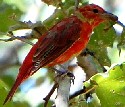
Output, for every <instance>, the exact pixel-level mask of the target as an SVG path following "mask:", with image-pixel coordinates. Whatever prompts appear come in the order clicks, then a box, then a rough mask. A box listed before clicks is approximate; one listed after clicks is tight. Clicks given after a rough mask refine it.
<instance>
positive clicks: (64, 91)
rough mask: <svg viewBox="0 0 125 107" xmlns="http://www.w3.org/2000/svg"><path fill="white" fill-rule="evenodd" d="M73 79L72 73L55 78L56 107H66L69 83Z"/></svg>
mask: <svg viewBox="0 0 125 107" xmlns="http://www.w3.org/2000/svg"><path fill="white" fill-rule="evenodd" d="M73 79H74V75H73V74H72V73H69V72H68V73H65V74H63V75H61V76H58V77H57V82H58V88H57V97H56V99H55V105H56V107H68V106H69V104H68V102H69V95H70V86H71V81H72V80H73Z"/></svg>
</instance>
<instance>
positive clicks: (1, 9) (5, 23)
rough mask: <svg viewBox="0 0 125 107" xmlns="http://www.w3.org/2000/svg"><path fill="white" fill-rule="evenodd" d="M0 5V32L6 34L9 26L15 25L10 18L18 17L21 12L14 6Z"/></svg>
mask: <svg viewBox="0 0 125 107" xmlns="http://www.w3.org/2000/svg"><path fill="white" fill-rule="evenodd" d="M0 5H1V6H0V19H1V20H0V32H6V31H7V30H8V29H9V26H11V25H13V24H14V23H17V22H16V21H15V20H14V19H12V17H19V16H20V15H21V12H20V10H19V9H17V8H15V7H14V6H10V5H7V4H5V3H1V4H0Z"/></svg>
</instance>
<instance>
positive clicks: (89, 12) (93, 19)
mask: <svg viewBox="0 0 125 107" xmlns="http://www.w3.org/2000/svg"><path fill="white" fill-rule="evenodd" d="M78 12H79V13H80V14H82V15H83V18H84V20H87V21H88V22H89V23H90V24H91V25H93V26H97V25H98V24H100V23H101V22H103V21H106V20H111V21H114V22H117V20H118V17H117V16H115V15H113V14H112V13H109V12H107V11H105V10H104V9H103V8H101V7H100V6H98V5H95V4H89V5H85V6H81V7H80V8H78Z"/></svg>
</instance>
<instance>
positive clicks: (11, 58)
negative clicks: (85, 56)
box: [0, 0, 125, 107]
mask: <svg viewBox="0 0 125 107" xmlns="http://www.w3.org/2000/svg"><path fill="white" fill-rule="evenodd" d="M45 1H47V0H45ZM48 1H49V0H48ZM52 1H53V0H52ZM57 1H58V0H57ZM62 1H63V2H65V1H66V2H67V0H62ZM69 1H72V2H73V1H74V0H69ZM82 2H88V3H95V4H97V5H99V6H101V7H103V8H104V9H106V10H107V11H109V12H111V13H113V14H115V15H117V16H118V17H119V20H120V21H121V22H122V23H123V24H125V0H120V1H119V0H89V1H87V0H82ZM67 5H68V3H67ZM55 9H56V7H55V6H54V5H47V4H46V3H44V2H42V1H41V0H0V85H1V86H0V96H1V95H2V96H1V97H0V104H1V103H2V101H3V99H4V98H5V96H6V94H7V92H8V91H9V90H10V88H11V87H12V84H13V83H14V81H15V78H16V76H17V74H18V69H19V67H20V66H21V64H22V62H23V60H24V59H25V56H26V55H27V53H28V52H29V50H30V48H31V47H32V46H31V45H30V44H27V43H25V42H22V41H20V40H17V39H16V40H13V41H11V40H9V38H10V37H9V36H6V34H7V32H8V31H9V30H10V29H12V28H11V26H13V25H16V24H17V21H18V20H20V21H25V22H28V21H31V22H32V23H36V22H37V21H44V20H46V19H47V18H48V17H49V16H50V15H52V14H53V13H54V11H55ZM53 23H54V22H53ZM52 25H53V24H52ZM52 25H51V24H50V25H49V24H47V27H48V28H49V27H50V26H52ZM114 28H115V29H116V32H117V34H118V35H120V33H121V32H122V30H123V28H122V27H121V26H119V25H115V26H114ZM30 32H31V29H21V30H16V31H14V35H15V36H25V35H27V34H28V33H30ZM29 41H30V42H33V43H35V42H36V41H37V39H30V40H29ZM116 45H117V43H114V45H113V47H108V48H107V50H108V56H109V59H110V61H111V64H115V63H120V62H124V60H125V57H124V55H125V54H124V52H125V50H122V53H123V54H121V57H119V50H118V49H117V48H116ZM114 57H115V58H114ZM75 62H76V59H74V60H73V62H72V61H70V64H74V63H75ZM107 67H108V66H107ZM47 71H48V69H47V68H41V69H40V70H39V71H38V72H36V73H35V74H34V75H33V76H32V77H30V78H29V79H27V80H26V81H25V82H24V83H22V84H21V85H20V87H19V89H18V90H17V93H16V94H15V96H14V98H13V101H14V102H15V103H14V104H13V103H12V102H10V104H8V105H6V106H7V107H11V106H12V107H14V106H15V107H16V106H19V107H40V106H41V107H42V103H43V98H44V97H45V96H46V95H47V94H48V92H49V91H50V89H51V87H52V86H53V78H54V73H52V72H47ZM76 71H77V72H76ZM74 75H76V77H78V78H76V79H75V84H74V85H72V87H71V93H73V92H75V91H76V90H78V89H80V88H82V87H83V86H82V81H85V80H86V74H85V73H84V72H83V70H82V68H80V67H78V66H77V67H76V68H75V69H74ZM3 86H4V87H6V88H3ZM55 97H56V92H55V93H54V94H53V95H52V97H51V100H52V101H53V100H54V99H55ZM51 103H52V102H49V104H50V105H51Z"/></svg>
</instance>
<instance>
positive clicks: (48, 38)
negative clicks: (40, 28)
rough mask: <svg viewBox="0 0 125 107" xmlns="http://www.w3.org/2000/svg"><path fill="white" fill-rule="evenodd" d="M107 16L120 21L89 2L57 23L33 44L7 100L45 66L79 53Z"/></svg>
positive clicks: (59, 62)
mask: <svg viewBox="0 0 125 107" xmlns="http://www.w3.org/2000/svg"><path fill="white" fill-rule="evenodd" d="M78 13H79V14H78ZM106 20H112V21H114V22H116V21H117V20H118V18H117V17H116V16H115V15H113V14H111V13H108V12H106V11H105V10H104V9H102V8H101V7H99V6H98V5H95V4H89V5H86V6H81V7H79V8H78V9H77V10H76V15H72V16H70V17H68V18H65V19H63V20H62V21H61V22H59V23H57V24H56V25H54V26H53V27H52V28H51V29H50V30H48V32H47V33H46V34H44V35H42V36H41V37H40V38H39V39H38V41H37V43H36V44H34V46H33V47H32V48H31V50H30V52H29V53H28V55H27V56H26V58H25V60H24V62H23V64H22V65H21V67H20V69H19V74H18V76H17V79H16V81H15V83H14V85H13V87H12V88H11V90H10V92H9V94H8V95H7V97H6V99H5V101H4V104H5V103H6V102H7V101H8V100H11V99H12V97H13V95H14V93H15V91H16V90H17V88H18V86H19V85H20V84H21V83H22V82H23V81H24V80H26V79H27V78H28V77H30V76H31V75H33V74H34V73H35V72H36V71H37V70H39V69H40V68H41V67H45V66H54V65H56V64H62V63H64V62H66V61H68V60H69V59H70V58H72V57H75V56H77V55H78V54H79V53H80V52H81V51H82V50H83V49H85V48H86V45H87V43H88V41H89V39H90V36H91V33H92V31H93V29H94V28H95V27H96V26H98V25H99V24H100V23H102V22H104V21H106Z"/></svg>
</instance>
